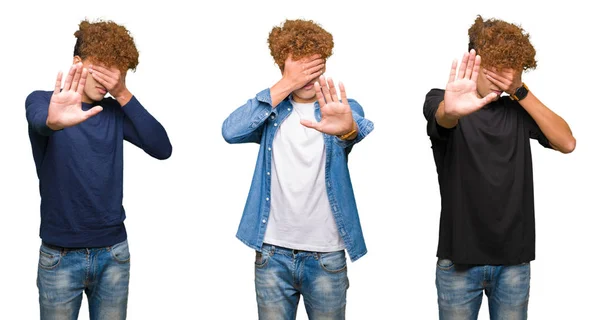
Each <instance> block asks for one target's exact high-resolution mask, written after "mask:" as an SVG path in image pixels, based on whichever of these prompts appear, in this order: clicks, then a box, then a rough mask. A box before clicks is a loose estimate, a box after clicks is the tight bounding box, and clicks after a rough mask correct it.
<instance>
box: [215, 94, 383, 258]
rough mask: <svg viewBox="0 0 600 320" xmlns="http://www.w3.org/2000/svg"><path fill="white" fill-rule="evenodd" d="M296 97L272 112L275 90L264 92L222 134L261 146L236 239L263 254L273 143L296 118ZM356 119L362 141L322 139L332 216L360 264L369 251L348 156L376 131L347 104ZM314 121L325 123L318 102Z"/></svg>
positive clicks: (233, 117)
mask: <svg viewBox="0 0 600 320" xmlns="http://www.w3.org/2000/svg"><path fill="white" fill-rule="evenodd" d="M290 99H291V95H290V96H289V97H288V98H287V99H285V100H284V101H282V102H281V103H280V104H279V105H277V107H275V108H273V107H272V106H271V93H270V89H265V90H263V91H261V92H259V93H258V94H257V95H256V97H255V98H254V99H250V100H248V102H247V103H246V104H245V105H243V106H241V107H239V108H238V109H236V110H235V111H234V112H232V113H231V115H229V117H227V119H225V121H224V122H223V127H222V134H223V138H224V139H225V141H227V142H228V143H248V142H255V143H259V144H260V150H259V152H258V159H257V161H256V168H255V170H254V176H253V178H252V184H251V186H250V192H249V193H248V198H247V200H246V206H245V208H244V213H243V214H242V219H241V221H240V225H239V227H238V231H237V235H236V236H237V238H238V239H240V240H241V241H242V242H243V243H245V244H246V245H248V246H249V247H251V248H253V249H254V250H261V247H262V245H263V239H264V236H265V231H266V229H267V221H269V212H270V209H271V204H270V202H269V201H270V197H271V161H272V155H271V151H272V146H273V139H274V137H275V133H276V132H277V129H279V124H280V123H282V122H283V121H284V120H285V119H286V118H287V117H288V116H289V115H290V113H291V111H292V108H293V107H292V104H291V102H290ZM348 102H349V104H350V108H351V109H352V116H353V117H354V120H355V121H356V123H357V124H358V128H359V130H358V136H357V137H356V138H355V139H354V140H350V141H344V140H341V139H339V138H338V137H336V136H331V135H327V134H323V138H324V142H325V152H326V162H325V183H326V185H327V196H328V198H329V203H330V204H331V211H332V212H333V217H334V219H335V222H336V225H337V229H338V231H339V234H340V236H341V237H342V239H343V240H344V245H345V247H346V250H347V251H348V255H349V256H350V260H351V261H353V262H354V261H356V260H358V259H359V258H360V257H362V256H364V255H365V254H366V253H367V247H366V245H365V240H364V237H363V233H362V229H361V226H360V219H359V217H358V210H357V208H356V202H355V199H354V191H353V190H352V183H351V181H350V173H349V171H348V154H349V153H350V151H351V149H352V147H353V146H354V145H355V144H356V143H358V142H360V141H361V140H362V139H364V137H366V136H367V135H368V134H369V133H370V132H371V131H373V128H374V126H373V122H371V121H369V120H367V119H365V118H364V112H363V109H362V107H361V106H360V105H359V104H358V103H357V102H356V101H354V100H352V99H349V100H348ZM315 117H316V119H317V121H320V120H321V112H320V108H319V103H318V102H317V101H315Z"/></svg>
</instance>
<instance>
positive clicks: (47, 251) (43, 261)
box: [38, 244, 62, 270]
mask: <svg viewBox="0 0 600 320" xmlns="http://www.w3.org/2000/svg"><path fill="white" fill-rule="evenodd" d="M61 257H62V255H61V252H60V251H59V250H56V249H52V248H49V247H47V246H45V245H43V244H42V245H41V246H40V257H39V261H38V265H39V267H40V268H42V269H46V270H51V269H54V268H56V267H57V266H58V265H59V264H60V260H61Z"/></svg>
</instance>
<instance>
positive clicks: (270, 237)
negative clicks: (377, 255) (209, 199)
mask: <svg viewBox="0 0 600 320" xmlns="http://www.w3.org/2000/svg"><path fill="white" fill-rule="evenodd" d="M268 42H269V48H270V50H271V55H272V56H273V58H274V60H275V62H276V63H277V65H278V66H279V68H280V70H281V73H282V78H281V80H279V81H278V82H277V83H275V84H274V85H273V86H271V87H270V88H267V89H264V90H263V91H261V92H259V93H258V94H257V95H256V96H255V97H254V98H252V99H250V100H248V102H247V103H246V104H244V105H242V106H241V107H239V108H238V109H236V110H235V111H234V112H233V113H231V115H230V116H229V117H228V118H227V119H226V120H225V121H224V123H223V128H222V133H223V137H224V139H225V140H226V141H227V142H228V143H249V142H254V143H258V144H260V149H259V153H258V160H257V162H256V168H255V171H254V178H253V179H252V184H251V187H250V192H249V194H248V199H247V202H246V206H245V209H244V213H243V215H242V219H241V222H240V225H239V229H238V232H237V237H238V238H239V239H240V240H241V241H242V242H243V243H245V244H246V245H248V246H249V247H251V248H253V249H254V250H256V260H255V287H256V299H257V303H258V314H259V318H260V319H295V317H296V311H297V308H298V303H299V299H300V295H302V296H303V298H304V304H305V307H306V311H307V313H308V316H309V318H310V319H344V318H345V306H346V291H347V289H348V286H349V283H348V276H347V266H346V255H345V251H344V250H347V251H348V255H349V256H350V259H351V260H352V261H356V260H357V259H359V258H360V257H362V256H363V255H365V254H366V253H367V249H366V246H365V241H364V239H363V234H362V230H361V226H360V221H359V216H358V211H357V207H356V202H355V199H354V193H353V190H352V184H351V182H350V175H349V172H348V165H347V161H348V155H349V153H350V151H351V149H352V148H353V146H354V145H355V144H357V143H358V142H360V141H361V140H362V139H364V138H365V137H366V136H367V135H368V134H369V133H370V132H371V131H372V130H373V123H372V122H371V121H369V120H367V119H365V118H364V112H363V109H362V107H361V106H360V105H359V104H358V103H357V102H356V101H354V100H352V99H348V98H347V97H346V91H345V88H344V85H343V84H342V83H340V84H339V97H338V93H337V90H336V88H335V86H334V83H333V80H332V79H331V78H329V79H327V80H326V79H325V78H324V77H323V76H321V75H322V74H323V73H324V72H325V61H326V59H327V58H329V57H330V56H331V54H332V49H333V38H332V36H331V34H330V33H329V32H327V31H325V30H324V29H323V28H321V27H320V26H319V25H317V24H316V23H314V22H312V21H305V20H286V21H285V22H284V23H283V24H282V26H278V27H275V28H273V29H272V31H271V33H270V34H269V39H268ZM339 98H341V100H340V99H339Z"/></svg>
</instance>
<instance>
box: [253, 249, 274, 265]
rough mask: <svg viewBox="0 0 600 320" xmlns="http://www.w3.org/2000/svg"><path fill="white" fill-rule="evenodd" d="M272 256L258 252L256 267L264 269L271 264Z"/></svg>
mask: <svg viewBox="0 0 600 320" xmlns="http://www.w3.org/2000/svg"><path fill="white" fill-rule="evenodd" d="M270 257H271V254H270V253H269V252H268V251H256V256H255V257H254V266H255V267H257V268H259V269H262V268H264V267H266V266H267V264H268V263H269V259H270Z"/></svg>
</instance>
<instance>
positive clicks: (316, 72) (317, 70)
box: [305, 64, 325, 79]
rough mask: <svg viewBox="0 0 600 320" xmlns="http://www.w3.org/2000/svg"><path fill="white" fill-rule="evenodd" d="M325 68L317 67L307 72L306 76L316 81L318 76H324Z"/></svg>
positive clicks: (322, 65) (322, 66)
mask: <svg viewBox="0 0 600 320" xmlns="http://www.w3.org/2000/svg"><path fill="white" fill-rule="evenodd" d="M324 68H325V64H319V65H317V66H315V67H312V68H310V69H307V70H305V74H306V76H307V77H309V78H311V79H314V78H315V77H317V76H320V75H321V74H323V69H324Z"/></svg>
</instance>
